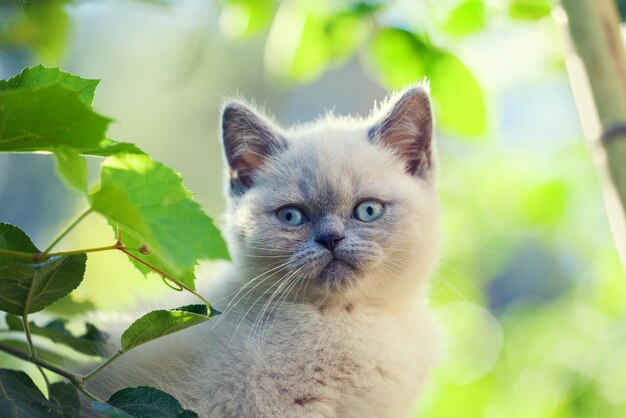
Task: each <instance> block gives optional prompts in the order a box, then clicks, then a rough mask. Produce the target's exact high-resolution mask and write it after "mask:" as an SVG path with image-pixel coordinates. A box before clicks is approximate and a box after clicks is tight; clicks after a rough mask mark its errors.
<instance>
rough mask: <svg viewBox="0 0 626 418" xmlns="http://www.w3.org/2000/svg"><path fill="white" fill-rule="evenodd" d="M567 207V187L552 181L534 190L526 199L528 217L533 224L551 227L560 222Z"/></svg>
mask: <svg viewBox="0 0 626 418" xmlns="http://www.w3.org/2000/svg"><path fill="white" fill-rule="evenodd" d="M566 207H567V187H566V186H565V184H563V183H562V182H560V181H552V182H549V183H546V184H543V185H541V186H539V187H537V188H536V189H534V190H532V191H531V192H530V193H529V194H528V195H527V196H526V199H525V202H524V209H525V213H526V217H527V218H528V220H529V221H530V222H532V223H537V224H544V225H549V224H553V223H554V222H556V221H558V220H559V219H560V218H561V217H562V216H563V213H564V212H565V209H566Z"/></svg>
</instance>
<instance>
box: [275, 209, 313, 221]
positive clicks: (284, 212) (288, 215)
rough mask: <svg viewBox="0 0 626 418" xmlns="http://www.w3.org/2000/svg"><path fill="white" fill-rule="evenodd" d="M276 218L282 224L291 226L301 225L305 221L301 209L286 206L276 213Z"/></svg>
mask: <svg viewBox="0 0 626 418" xmlns="http://www.w3.org/2000/svg"><path fill="white" fill-rule="evenodd" d="M276 216H278V219H280V221H281V222H282V223H285V224H287V225H291V226H298V225H302V224H303V223H304V222H305V221H306V220H307V218H306V215H305V214H304V212H303V211H302V210H301V209H298V208H295V207H293V206H287V207H284V208H282V209H281V210H279V211H278V213H277V214H276Z"/></svg>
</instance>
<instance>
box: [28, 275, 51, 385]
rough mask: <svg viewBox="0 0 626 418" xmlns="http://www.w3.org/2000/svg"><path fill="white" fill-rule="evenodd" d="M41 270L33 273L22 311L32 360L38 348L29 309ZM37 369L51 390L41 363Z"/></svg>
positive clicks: (35, 356)
mask: <svg viewBox="0 0 626 418" xmlns="http://www.w3.org/2000/svg"><path fill="white" fill-rule="evenodd" d="M38 273H39V270H35V273H34V274H33V281H32V283H31V286H30V287H29V288H28V293H27V294H26V300H25V301H24V311H23V312H22V322H23V323H24V333H25V334H26V341H28V349H29V350H30V358H31V359H32V360H36V359H37V350H36V349H35V344H33V336H32V334H31V332H30V324H29V323H28V310H29V308H30V299H31V297H32V295H33V288H34V287H35V286H34V284H35V282H36V281H37V274H38ZM37 369H39V372H40V373H41V375H42V376H43V380H44V381H45V382H46V388H48V392H49V391H50V381H49V380H48V376H46V373H45V372H44V371H43V369H42V368H41V366H40V365H37Z"/></svg>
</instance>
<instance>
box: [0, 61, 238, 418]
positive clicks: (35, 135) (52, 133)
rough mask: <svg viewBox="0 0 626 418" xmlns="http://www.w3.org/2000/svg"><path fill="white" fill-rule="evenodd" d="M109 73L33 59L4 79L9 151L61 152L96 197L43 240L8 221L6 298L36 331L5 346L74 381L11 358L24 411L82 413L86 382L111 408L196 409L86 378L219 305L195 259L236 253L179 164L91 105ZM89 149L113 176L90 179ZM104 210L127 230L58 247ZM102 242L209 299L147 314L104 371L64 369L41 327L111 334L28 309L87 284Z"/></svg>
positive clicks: (10, 401) (61, 332)
mask: <svg viewBox="0 0 626 418" xmlns="http://www.w3.org/2000/svg"><path fill="white" fill-rule="evenodd" d="M97 84H98V81H97V80H88V79H83V78H80V77H78V76H75V75H72V74H69V73H66V72H63V71H61V70H59V69H58V68H46V67H43V66H36V67H32V68H26V69H25V70H24V71H22V73H20V74H18V75H17V76H15V77H13V78H11V79H9V80H3V81H1V82H0V125H1V126H2V129H1V130H0V151H1V152H41V151H46V152H51V153H53V154H54V155H55V159H56V162H57V171H58V174H59V175H60V177H61V178H62V179H64V180H65V182H66V183H67V185H68V186H69V187H71V188H73V189H74V190H76V191H77V192H78V193H80V194H81V195H83V196H84V198H85V199H86V201H87V202H88V203H89V205H90V207H89V209H88V210H87V211H86V212H84V213H83V214H82V215H80V216H79V217H78V218H77V219H76V220H75V221H74V222H73V223H72V224H70V225H69V226H68V227H67V228H66V229H65V230H64V231H63V232H62V233H61V234H60V235H59V237H58V238H57V239H55V240H54V241H53V242H52V243H51V244H50V245H49V246H48V247H47V248H46V249H45V250H43V251H41V250H39V249H38V248H37V247H36V246H35V245H34V244H33V242H32V240H31V239H30V238H29V237H28V236H27V235H26V234H25V233H24V232H23V231H22V230H20V229H19V228H18V227H16V226H14V225H9V224H6V223H0V295H1V296H0V310H3V311H5V312H7V316H6V324H7V327H8V328H7V331H19V332H24V333H25V334H26V337H27V341H28V345H27V347H28V350H27V351H24V346H23V345H20V344H15V343H14V342H13V343H12V342H11V341H10V340H7V341H2V342H0V350H2V351H4V352H6V353H8V354H12V355H14V356H16V357H18V358H21V359H23V360H27V361H31V362H32V363H34V364H36V365H37V366H38V368H39V369H40V371H41V373H42V374H44V376H45V373H46V372H45V371H44V369H46V370H48V371H51V372H53V373H57V374H59V375H61V376H63V377H65V378H67V379H68V380H69V382H70V383H64V382H56V383H53V384H48V398H46V397H45V396H44V395H43V394H42V393H41V392H40V391H39V389H38V388H37V387H35V385H34V384H33V382H32V381H31V380H30V378H29V377H28V376H27V375H26V374H24V373H23V372H16V371H12V370H8V369H0V380H1V384H2V386H3V387H4V390H3V391H2V393H1V394H0V409H1V410H3V411H8V410H11V411H14V412H13V416H15V417H27V416H28V417H31V416H78V414H79V411H80V408H79V403H78V393H77V389H78V390H80V391H81V392H83V393H84V394H86V395H87V396H90V397H92V399H94V400H95V402H96V407H97V408H99V410H100V411H102V412H103V413H104V414H105V415H108V416H114V415H115V414H114V415H111V414H113V412H112V411H118V412H116V413H117V414H118V416H119V414H125V415H123V416H136V417H144V416H172V417H174V416H176V417H178V416H180V417H183V416H184V417H192V416H196V415H195V414H194V413H192V412H191V411H184V410H182V408H181V407H180V404H179V403H178V402H177V401H176V400H175V399H173V398H172V397H171V396H169V395H167V394H165V393H163V392H161V391H158V390H156V389H152V388H138V389H130V388H129V389H125V390H122V391H120V392H118V393H116V394H114V395H113V396H112V397H111V399H109V405H107V404H106V403H104V402H102V401H101V400H98V399H96V398H95V397H94V396H93V395H91V394H89V392H87V390H86V389H85V387H84V386H83V385H84V382H85V381H86V380H88V379H91V378H92V377H93V376H94V375H96V374H97V373H98V372H100V370H102V369H103V368H104V367H106V366H108V365H109V364H110V363H111V362H113V361H114V360H115V359H117V358H118V357H119V356H121V355H123V354H124V353H125V352H126V351H128V350H130V349H133V348H135V347H137V346H139V345H141V344H145V343H148V342H150V341H152V340H154V339H156V338H159V337H161V336H164V335H167V334H171V333H173V332H176V331H179V330H181V329H184V328H188V327H190V326H193V325H196V324H199V323H202V322H205V321H207V320H208V319H209V318H210V317H211V316H213V315H215V314H217V313H218V312H217V311H215V310H213V309H212V308H211V307H210V305H209V304H208V302H207V301H206V300H205V299H204V298H202V296H200V295H198V294H197V293H196V292H194V290H193V289H194V273H193V270H194V266H195V264H196V263H197V262H198V261H199V260H200V259H218V258H222V259H224V258H227V257H228V253H227V250H226V246H225V243H224V241H223V240H222V238H221V236H220V233H219V231H218V230H217V228H216V227H215V226H214V225H213V222H212V220H211V219H210V218H209V217H208V216H207V215H206V214H205V213H204V212H203V211H202V209H201V208H200V206H199V205H198V204H197V203H196V202H195V201H194V200H193V197H192V195H191V193H190V192H189V191H188V190H187V189H186V188H185V186H184V185H183V184H182V180H181V178H180V177H179V176H178V174H176V173H175V172H174V171H173V170H172V169H170V168H168V167H167V166H165V165H164V164H162V163H159V162H156V161H154V160H152V159H151V158H150V157H149V156H148V155H147V154H145V153H143V152H142V151H141V150H139V149H138V148H136V147H134V146H133V145H131V144H125V143H118V142H115V141H113V140H111V139H109V138H106V136H105V133H106V130H107V125H108V123H109V119H107V118H105V117H102V116H100V115H99V114H97V113H96V112H95V111H94V110H93V108H92V107H91V103H92V101H93V97H94V92H95V88H96V86H97ZM83 154H89V155H102V156H107V158H106V159H104V161H103V162H102V164H101V167H102V175H101V182H100V184H99V185H98V186H96V187H95V188H93V191H89V188H88V185H87V175H86V164H85V160H84V157H83ZM92 212H95V213H99V214H101V215H102V216H104V217H106V219H107V220H108V221H109V222H110V224H111V226H113V227H114V229H115V230H116V231H117V241H116V242H115V243H113V244H112V245H109V246H106V247H98V248H86V249H78V250H72V251H64V252H56V253H54V252H52V250H53V248H54V247H55V246H56V245H57V244H58V243H59V242H60V241H61V240H62V239H63V238H65V236H66V235H67V234H68V233H69V232H70V231H71V230H72V229H73V228H74V227H75V226H76V225H77V224H78V223H80V222H81V221H82V220H83V219H84V218H85V217H86V216H87V215H88V214H90V213H92ZM99 251H120V252H121V253H124V254H126V255H127V256H128V257H130V259H132V260H133V262H135V263H136V265H137V266H138V268H139V269H140V271H141V272H142V273H144V274H146V275H147V274H149V273H152V272H155V273H157V274H159V275H160V276H162V277H163V279H164V280H167V281H169V282H171V283H173V285H174V286H178V287H179V289H180V290H183V289H186V290H188V291H190V292H192V293H194V294H195V295H196V296H198V297H199V298H200V299H201V300H202V301H203V302H204V304H202V305H190V306H185V307H181V308H178V309H174V310H169V311H168V310H157V311H153V312H150V313H148V314H146V315H144V316H143V317H141V318H140V319H138V320H137V321H136V322H135V323H133V324H132V325H131V326H130V327H129V328H128V330H126V332H124V334H123V335H122V338H121V342H120V345H121V350H120V351H118V352H117V353H116V354H115V355H114V356H113V357H111V358H110V359H108V360H106V361H105V362H104V363H102V365H101V366H99V367H98V368H96V369H95V370H94V371H93V372H92V373H90V374H88V375H86V376H79V375H75V374H73V373H71V372H69V371H66V370H64V369H61V368H60V367H59V366H60V364H59V365H54V364H51V363H48V362H47V361H46V360H45V359H44V357H46V358H55V357H54V355H52V356H51V355H50V352H49V351H48V350H39V349H38V348H36V347H35V346H34V344H33V339H32V336H33V335H34V336H39V337H44V338H46V339H48V340H50V341H52V342H54V343H56V344H58V345H61V346H66V347H69V348H71V349H73V350H75V351H78V352H80V353H83V354H86V355H89V356H95V357H100V356H102V355H104V354H105V353H106V352H107V351H108V349H107V345H106V335H105V334H104V333H102V332H100V331H99V330H98V329H97V328H96V327H95V326H94V325H92V324H89V323H86V324H85V327H86V332H85V333H84V334H83V335H81V336H75V335H74V334H72V333H71V332H70V331H69V330H68V329H67V328H66V323H67V320H65V319H55V320H52V321H50V322H48V323H47V324H46V325H44V326H38V325H37V324H35V323H34V322H32V321H29V319H28V315H29V314H31V313H34V312H38V311H41V310H43V309H45V308H47V307H50V306H51V305H53V303H54V302H57V301H59V300H61V299H63V298H66V297H67V296H68V295H69V294H70V293H71V292H72V291H73V290H74V289H76V288H77V287H78V286H79V285H80V283H81V282H82V280H83V276H84V274H85V264H86V261H87V253H94V252H99ZM135 253H136V254H135ZM179 275H180V276H179ZM175 276H179V278H175ZM65 307H66V308H67V307H68V303H67V301H66V302H65ZM20 316H21V318H20ZM39 353H41V354H42V356H41V357H39V355H38V354H39ZM57 358H58V356H57ZM46 381H47V379H46ZM119 411H122V412H119ZM124 411H125V412H124Z"/></svg>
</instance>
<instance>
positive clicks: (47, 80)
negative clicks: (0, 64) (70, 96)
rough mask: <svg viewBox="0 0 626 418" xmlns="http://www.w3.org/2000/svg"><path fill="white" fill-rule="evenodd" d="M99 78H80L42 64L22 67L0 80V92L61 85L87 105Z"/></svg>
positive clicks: (91, 98)
mask: <svg viewBox="0 0 626 418" xmlns="http://www.w3.org/2000/svg"><path fill="white" fill-rule="evenodd" d="M99 83H100V80H90V79H88V78H82V77H79V76H76V75H73V74H70V73H67V72H65V71H61V70H60V69H59V68H48V67H44V66H43V65H37V66H35V67H30V68H24V70H22V72H21V73H19V74H18V75H16V76H14V77H12V78H10V79H8V80H0V92H2V91H7V90H16V89H34V88H41V87H49V86H51V85H61V86H63V87H67V88H68V89H70V90H73V91H75V92H76V93H78V97H79V98H80V99H81V100H82V101H83V102H84V103H85V104H88V105H91V102H93V98H94V94H95V91H96V87H98V84H99Z"/></svg>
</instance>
